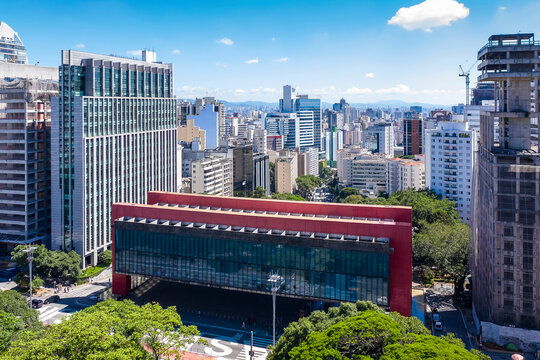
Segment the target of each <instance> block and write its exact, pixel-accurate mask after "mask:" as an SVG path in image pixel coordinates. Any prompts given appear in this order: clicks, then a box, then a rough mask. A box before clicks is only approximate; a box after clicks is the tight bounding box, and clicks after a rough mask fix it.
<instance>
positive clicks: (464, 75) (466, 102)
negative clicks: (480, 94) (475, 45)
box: [459, 60, 478, 105]
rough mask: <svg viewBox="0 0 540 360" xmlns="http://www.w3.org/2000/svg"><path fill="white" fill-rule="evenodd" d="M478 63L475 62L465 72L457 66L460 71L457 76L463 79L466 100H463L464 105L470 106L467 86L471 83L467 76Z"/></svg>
mask: <svg viewBox="0 0 540 360" xmlns="http://www.w3.org/2000/svg"><path fill="white" fill-rule="evenodd" d="M477 63H478V60H476V61H475V62H474V63H473V64H472V65H471V67H470V68H469V70H467V72H465V71H464V70H463V68H462V67H461V65H459V69H460V70H461V74H459V76H462V77H465V90H466V100H465V105H470V104H469V84H470V83H471V81H470V79H469V75H470V74H471V70H472V69H473V67H474V66H475V65H476V64H477Z"/></svg>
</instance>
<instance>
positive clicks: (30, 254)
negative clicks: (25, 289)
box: [23, 246, 37, 308]
mask: <svg viewBox="0 0 540 360" xmlns="http://www.w3.org/2000/svg"><path fill="white" fill-rule="evenodd" d="M36 249H37V248H36V247H35V246H30V247H29V248H27V249H24V250H23V251H24V252H25V253H26V256H27V257H28V268H29V272H30V281H29V283H30V308H31V307H32V260H34V250H36Z"/></svg>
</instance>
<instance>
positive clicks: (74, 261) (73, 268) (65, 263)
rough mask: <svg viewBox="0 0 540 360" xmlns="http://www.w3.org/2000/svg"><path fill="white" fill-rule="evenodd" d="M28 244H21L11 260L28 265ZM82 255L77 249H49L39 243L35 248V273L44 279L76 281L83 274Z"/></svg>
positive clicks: (20, 264) (12, 254) (22, 265)
mask: <svg viewBox="0 0 540 360" xmlns="http://www.w3.org/2000/svg"><path fill="white" fill-rule="evenodd" d="M25 249H26V246H24V245H19V246H17V247H15V249H14V250H13V252H12V253H11V260H12V261H13V262H15V263H17V265H19V266H21V267H26V268H27V267H28V258H27V254H26V253H25V252H24V250H25ZM80 266H81V256H80V255H79V254H77V253H76V252H75V251H73V250H72V251H70V252H68V253H67V252H64V251H60V250H47V249H46V248H45V246H44V245H39V246H37V247H36V249H35V250H34V262H33V267H34V274H35V275H37V276H39V277H41V278H43V279H58V280H62V281H63V280H71V281H75V280H77V279H78V278H79V276H80V274H81V268H80Z"/></svg>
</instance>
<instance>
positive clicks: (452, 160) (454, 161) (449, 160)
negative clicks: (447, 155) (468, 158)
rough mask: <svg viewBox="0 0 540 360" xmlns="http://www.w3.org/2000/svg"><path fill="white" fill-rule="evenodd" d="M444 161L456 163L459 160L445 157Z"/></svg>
mask: <svg viewBox="0 0 540 360" xmlns="http://www.w3.org/2000/svg"><path fill="white" fill-rule="evenodd" d="M444 162H445V163H450V164H456V163H457V160H456V159H444Z"/></svg>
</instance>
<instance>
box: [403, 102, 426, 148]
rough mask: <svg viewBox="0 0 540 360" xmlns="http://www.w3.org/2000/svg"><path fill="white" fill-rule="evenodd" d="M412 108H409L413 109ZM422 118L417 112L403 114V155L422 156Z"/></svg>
mask: <svg viewBox="0 0 540 360" xmlns="http://www.w3.org/2000/svg"><path fill="white" fill-rule="evenodd" d="M413 107H414V106H411V108H413ZM422 133H423V127H422V118H421V115H420V113H418V112H417V111H407V112H405V113H404V114H403V150H404V154H405V155H418V154H423V153H424V149H423V148H422V143H423V142H422Z"/></svg>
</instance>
